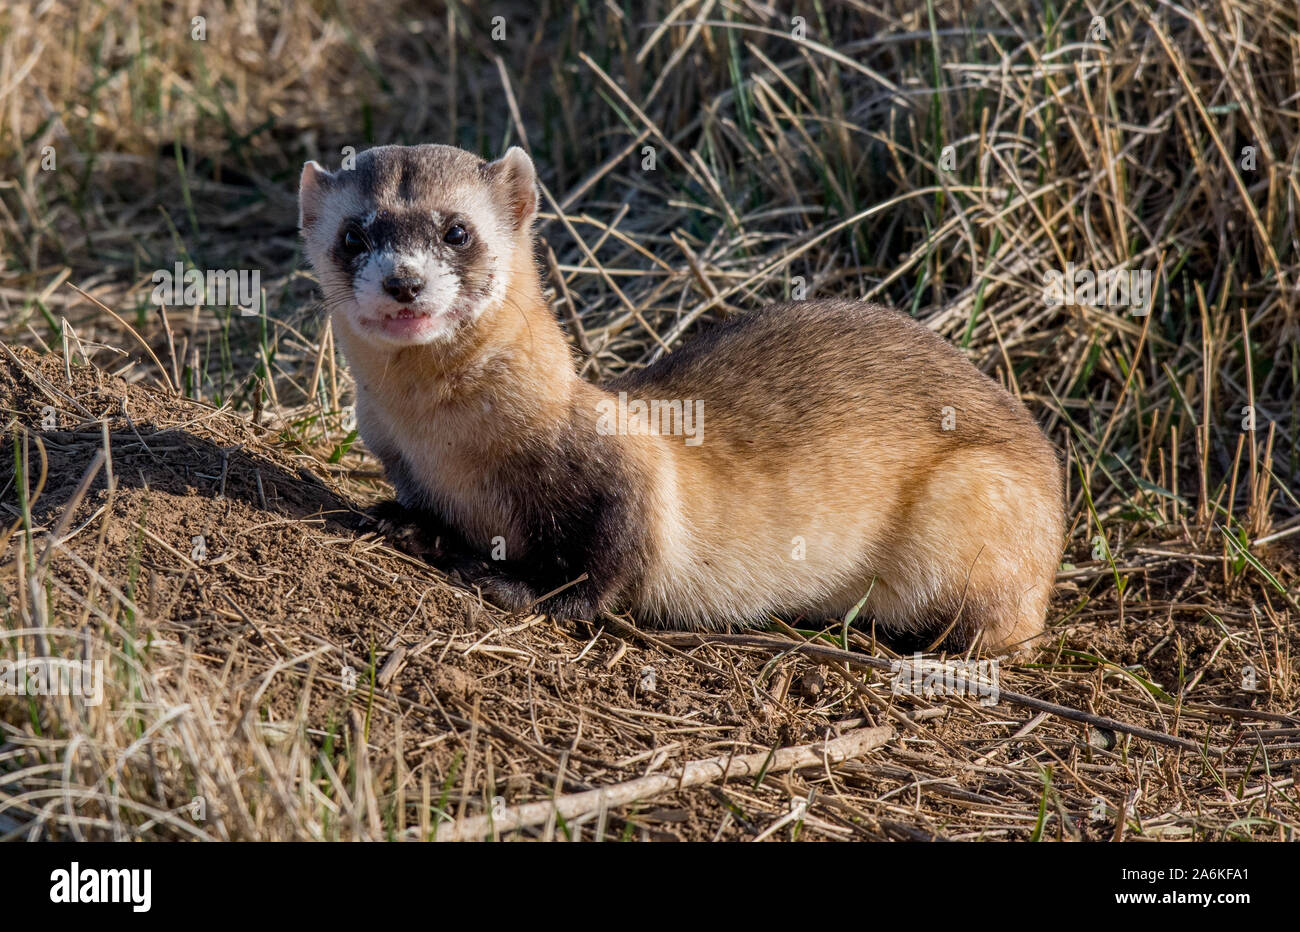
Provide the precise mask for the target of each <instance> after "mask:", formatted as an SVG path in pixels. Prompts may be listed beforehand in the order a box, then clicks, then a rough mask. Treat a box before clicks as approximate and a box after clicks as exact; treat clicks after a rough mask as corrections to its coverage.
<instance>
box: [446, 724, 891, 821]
mask: <svg viewBox="0 0 1300 932" xmlns="http://www.w3.org/2000/svg"><path fill="white" fill-rule="evenodd" d="M893 735H894V731H893V729H892V728H890V727H889V726H888V725H881V726H879V727H876V728H863V729H860V730H858V731H851V732H849V733H848V734H847V735H842V736H840V737H839V738H832V739H831V740H830V741H826V742H821V743H818V744H804V745H799V746H798V747H790V748H781V749H780V750H778V751H776V752H772V751H756V752H755V753H753V754H745V755H742V756H740V757H728V756H727V755H723V756H721V757H713V758H710V759H708V760H697V761H691V762H689V763H687V764H686V765H685V766H683V767H682V768H681V769H680V770H678V771H675V772H671V773H655V774H651V775H650V776H648V777H639V778H637V779H635V780H629V781H628V782H626V783H618V784H615V785H614V786H606V787H601V788H600V789H596V790H587V791H586V792H583V793H572V794H570V795H568V796H561V797H559V798H558V799H553V800H546V801H543V802H537V803H525V804H523V805H522V806H511V807H510V808H508V809H506V810H505V811H504V812H503V813H501V814H500V816H498V817H494V816H493V815H492V814H491V813H486V814H484V815H480V816H474V817H472V818H468V819H460V820H458V821H456V822H449V823H444V824H443V825H442V826H441V827H440V828H439V829H438V833H437V839H438V841H470V840H478V839H482V838H484V837H486V836H487V835H488V834H489V833H491V832H492V831H493V830H495V831H497V832H509V831H512V830H514V829H517V828H524V827H526V826H532V825H541V824H543V823H544V822H546V820H547V819H549V818H550V817H551V816H552V814H558V815H559V816H561V817H562V818H564V819H565V820H566V821H573V820H574V819H577V818H580V817H581V816H584V815H588V814H589V813H594V812H597V811H599V810H600V809H601V808H602V807H604V808H606V809H608V808H613V807H616V806H625V805H627V804H628V803H631V802H635V801H636V800H639V799H646V798H648V797H650V796H656V795H658V794H659V793H664V792H667V791H669V790H678V789H683V788H685V787H688V786H699V785H700V784H702V783H717V782H721V781H724V780H729V779H732V778H734V777H752V776H754V775H756V774H758V773H759V772H760V771H761V772H764V773H781V772H783V771H786V770H798V769H799V768H801V767H809V766H822V765H823V764H826V763H831V764H838V763H840V762H842V761H846V760H852V759H853V758H856V757H861V756H862V755H863V754H865V753H867V752H868V751H870V750H872V749H873V748H878V747H880V746H881V745H882V744H884V743H885V742H886V741H888V740H889V739H890V738H892V737H893Z"/></svg>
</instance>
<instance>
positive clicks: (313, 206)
mask: <svg viewBox="0 0 1300 932" xmlns="http://www.w3.org/2000/svg"><path fill="white" fill-rule="evenodd" d="M333 180H334V176H333V175H331V174H330V173H329V172H327V171H326V170H325V169H323V168H321V167H320V163H318V162H307V163H306V164H305V165H303V167H302V178H301V179H299V181H298V228H299V229H300V230H302V231H304V232H306V231H307V230H308V229H310V228H311V227H313V226H315V224H316V218H318V217H319V216H320V207H321V203H322V202H323V201H324V200H325V192H326V191H328V190H329V186H330V183H331V182H333Z"/></svg>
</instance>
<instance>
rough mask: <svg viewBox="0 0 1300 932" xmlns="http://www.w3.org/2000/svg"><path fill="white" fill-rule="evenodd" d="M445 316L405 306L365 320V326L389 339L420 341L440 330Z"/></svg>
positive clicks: (389, 308)
mask: <svg viewBox="0 0 1300 932" xmlns="http://www.w3.org/2000/svg"><path fill="white" fill-rule="evenodd" d="M445 316H446V315H445V314H442V313H435V312H433V311H426V310H421V309H419V308H413V307H409V306H405V305H393V306H391V307H387V308H384V309H383V310H382V311H381V312H380V314H379V315H378V316H375V317H370V318H369V319H367V320H365V321H364V323H365V326H367V327H368V328H369V329H371V330H377V331H379V332H380V333H383V334H384V335H385V336H388V337H396V338H397V339H405V340H420V339H421V338H422V337H427V336H428V335H429V334H430V333H431V332H433V331H435V330H437V329H439V326H440V323H441V321H442V319H443V318H444V317H445Z"/></svg>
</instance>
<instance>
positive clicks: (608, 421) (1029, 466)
mask: <svg viewBox="0 0 1300 932" xmlns="http://www.w3.org/2000/svg"><path fill="white" fill-rule="evenodd" d="M299 199H300V209H301V216H300V223H301V227H302V232H303V236H304V238H305V241H306V252H307V255H308V257H309V258H310V260H311V264H312V266H313V267H314V268H315V270H316V273H317V275H318V276H319V278H320V282H321V286H322V288H323V291H324V294H325V299H326V302H327V304H328V306H329V307H330V311H331V314H332V315H333V321H334V332H335V335H336V338H337V339H338V342H339V345H340V346H341V347H342V349H343V353H344V355H345V356H346V357H347V360H348V362H349V364H350V365H351V368H352V372H353V375H354V376H355V379H356V415H357V425H358V428H359V430H360V432H361V436H362V437H363V438H364V440H365V442H366V444H367V445H368V446H369V448H370V449H371V450H372V451H373V452H374V453H375V454H376V455H377V456H378V457H379V458H380V459H381V460H382V461H383V463H384V467H385V470H386V472H387V475H388V477H389V478H390V480H391V481H392V484H393V487H394V489H395V490H396V493H397V499H398V501H399V502H400V503H401V504H402V505H403V506H406V507H407V508H409V509H413V510H415V512H417V514H418V516H419V520H420V521H425V522H441V523H442V524H445V525H446V528H448V529H450V530H453V531H455V532H456V533H457V534H458V535H459V536H460V538H461V540H462V542H463V543H464V544H465V545H467V546H468V547H469V548H472V549H473V550H474V551H476V552H477V553H478V554H479V555H481V557H482V560H481V561H479V562H478V564H477V565H478V570H477V571H476V572H475V573H474V574H472V576H471V581H472V582H474V583H477V584H480V585H483V586H484V587H485V589H486V590H487V591H488V592H489V593H491V594H492V596H493V598H494V599H495V600H496V601H498V602H499V603H501V604H502V606H503V607H504V608H508V609H514V610H521V609H524V608H527V607H532V606H535V607H537V608H539V609H541V610H544V611H550V612H553V613H555V614H559V615H567V616H577V617H584V618H589V619H590V618H596V617H597V613H598V612H599V611H601V610H602V609H616V608H627V609H630V610H631V611H632V612H633V614H634V617H635V618H637V619H638V620H641V621H646V622H651V623H659V624H663V625H669V626H675V627H688V628H719V627H725V626H728V625H744V624H752V623H755V622H762V621H764V620H766V619H768V618H769V617H770V616H771V615H773V614H777V615H784V616H786V617H793V616H798V615H801V614H802V615H805V616H809V617H810V618H814V619H822V618H828V617H831V616H834V617H842V616H843V615H844V614H845V613H846V612H848V611H849V610H851V609H852V608H853V607H854V606H855V605H857V604H858V603H859V602H860V601H861V600H862V599H863V598H864V596H865V597H866V602H865V604H864V606H863V608H862V611H861V614H862V616H863V617H864V618H871V619H874V621H875V622H876V623H877V624H878V625H879V626H880V628H881V629H883V631H884V632H885V633H888V632H891V631H892V632H894V633H896V634H899V635H910V637H908V638H907V640H908V641H910V642H911V643H927V642H929V641H931V640H936V641H938V640H942V646H943V647H944V648H946V649H949V650H955V649H964V648H966V647H967V646H969V645H970V644H971V643H972V641H973V640H974V639H976V637H977V636H978V638H979V645H980V646H982V647H984V648H986V649H990V650H1000V649H1007V648H1016V647H1022V646H1025V645H1027V644H1029V643H1030V642H1032V640H1033V639H1034V638H1035V637H1036V636H1038V635H1039V634H1040V633H1041V632H1042V630H1043V624H1044V616H1045V613H1046V608H1047V603H1048V599H1049V597H1050V596H1051V593H1052V588H1053V582H1054V577H1055V573H1056V569H1057V565H1058V560H1059V559H1060V556H1061V549H1062V535H1063V502H1062V491H1061V477H1060V467H1059V465H1058V462H1057V458H1056V454H1055V451H1054V450H1053V448H1052V446H1051V444H1050V443H1049V442H1048V441H1047V439H1046V438H1045V437H1044V436H1043V434H1042V433H1041V431H1040V430H1039V429H1038V427H1037V425H1036V424H1035V423H1034V421H1033V419H1032V418H1031V417H1030V416H1029V414H1028V413H1027V412H1026V411H1025V409H1024V408H1023V406H1021V404H1020V403H1019V402H1018V401H1017V400H1016V399H1015V398H1013V397H1012V396H1011V395H1010V394H1008V393H1007V392H1006V391H1004V390H1003V389H1002V388H1001V387H1000V386H998V385H997V384H996V383H994V382H993V381H992V380H991V379H989V378H988V377H986V376H985V375H983V374H982V373H981V372H979V370H977V369H976V368H975V367H974V366H973V365H971V363H970V362H969V361H968V360H967V359H966V358H965V357H964V356H963V355H962V354H961V353H959V352H958V351H957V350H956V349H955V348H953V347H951V346H949V345H948V344H946V343H945V342H944V341H943V340H941V339H940V338H939V337H938V336H936V335H935V334H934V333H932V332H931V331H929V330H927V329H926V328H925V327H923V326H921V325H920V324H918V323H917V322H915V321H913V320H912V319H910V318H908V317H905V316H903V315H901V314H898V313H896V312H894V311H891V310H887V309H884V308H881V307H876V306H872V305H868V304H862V303H858V302H854V301H848V300H833V301H808V302H800V303H794V304H783V305H778V306H774V307H768V308H765V309H763V310H761V311H756V312H753V313H749V314H745V315H743V316H741V317H739V318H737V319H733V320H731V321H728V322H726V323H723V324H720V325H718V326H715V327H713V328H712V329H711V330H708V331H707V332H705V333H704V334H703V335H702V336H700V337H698V338H697V339H695V340H693V341H691V342H689V343H687V344H686V345H685V346H683V347H681V348H680V349H677V350H675V351H674V352H672V353H670V354H669V355H667V356H665V357H664V358H663V359H661V360H660V361H659V362H657V363H656V364H654V365H651V366H649V367H648V368H645V369H642V370H640V371H637V372H633V373H631V374H628V375H625V376H623V377H622V378H619V379H617V380H615V381H614V382H612V383H610V384H608V385H606V386H604V387H598V386H596V385H593V384H591V383H589V382H587V381H586V380H584V379H583V378H581V377H580V376H579V375H578V374H577V372H576V370H575V367H574V363H573V359H572V354H571V353H570V350H569V346H568V344H567V343H566V341H565V339H564V336H563V333H562V331H561V329H560V326H559V323H558V321H557V319H556V317H555V315H554V314H553V313H552V311H551V309H550V308H549V307H548V306H547V303H546V301H545V300H544V299H543V297H542V290H541V284H540V280H539V276H538V270H537V267H536V265H535V259H534V255H533V248H534V244H533V232H532V226H533V220H534V218H535V217H536V214H537V182H536V175H535V171H534V168H533V164H532V162H531V160H530V159H529V158H528V156H527V155H526V154H525V153H524V152H523V150H521V149H518V148H512V149H510V150H509V151H508V152H507V153H506V154H505V156H504V157H502V158H501V159H499V160H497V161H495V162H490V163H489V162H485V161H483V160H482V159H480V158H478V157H477V156H474V155H472V154H470V153H468V152H464V151H461V150H459V149H455V148H451V147H448V146H433V145H427V146H411V147H403V146H381V147H379V148H374V149H370V150H368V151H365V152H363V153H361V154H360V155H358V156H357V158H356V165H355V168H353V169H350V170H347V171H339V172H337V173H330V172H327V171H325V170H324V169H322V168H321V167H320V166H319V165H318V164H317V163H315V162H308V163H307V164H306V165H305V166H304V168H303V172H302V181H301V187H300V191H299ZM556 590H559V591H558V592H556ZM544 596H545V597H547V598H544V599H543V597H544Z"/></svg>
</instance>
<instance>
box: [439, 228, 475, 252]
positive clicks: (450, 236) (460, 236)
mask: <svg viewBox="0 0 1300 932" xmlns="http://www.w3.org/2000/svg"><path fill="white" fill-rule="evenodd" d="M442 241H443V242H444V243H446V244H447V245H448V246H456V247H457V248H459V247H461V246H464V245H466V244H467V243H469V230H467V229H465V228H464V227H463V226H461V225H460V224H459V223H453V224H452V225H451V226H450V227H448V228H447V232H446V233H444V234H443V236H442Z"/></svg>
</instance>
